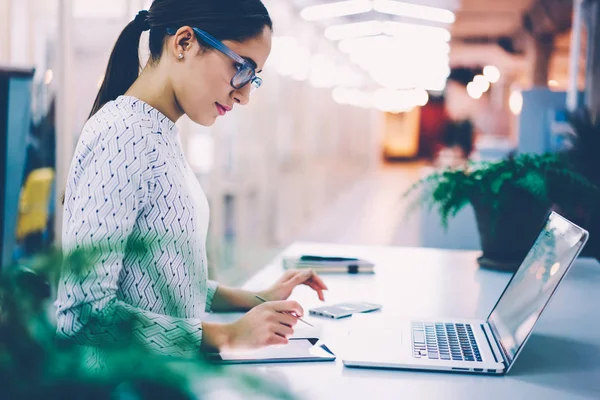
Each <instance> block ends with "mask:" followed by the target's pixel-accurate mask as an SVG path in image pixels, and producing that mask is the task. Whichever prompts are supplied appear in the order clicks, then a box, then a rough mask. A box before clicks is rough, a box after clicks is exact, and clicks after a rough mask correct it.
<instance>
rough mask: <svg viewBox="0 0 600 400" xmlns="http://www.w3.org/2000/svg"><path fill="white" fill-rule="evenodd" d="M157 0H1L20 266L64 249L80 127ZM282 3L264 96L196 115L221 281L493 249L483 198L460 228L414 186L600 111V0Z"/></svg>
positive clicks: (6, 201) (187, 142)
mask: <svg viewBox="0 0 600 400" xmlns="http://www.w3.org/2000/svg"><path fill="white" fill-rule="evenodd" d="M150 4H151V1H149V0H0V27H1V28H0V29H1V33H0V80H2V82H0V96H1V99H2V101H1V102H0V123H2V127H0V131H1V132H2V133H3V135H4V137H3V139H2V140H3V142H2V146H3V149H2V154H1V157H2V159H1V161H2V165H1V166H0V173H2V174H3V176H2V178H1V182H2V186H3V188H2V189H3V201H2V207H3V211H2V221H1V222H2V224H3V226H2V235H1V236H0V237H1V239H2V268H3V270H7V269H10V268H13V267H14V266H15V265H25V266H30V265H32V264H33V263H34V262H35V261H34V260H35V258H36V257H37V256H38V255H40V254H43V253H45V252H48V251H51V250H52V249H59V248H60V245H61V226H62V214H63V211H62V201H61V196H62V191H63V189H64V187H65V182H66V179H67V174H68V171H69V167H70V164H71V161H72V155H73V151H74V149H75V145H76V143H77V140H78V138H79V134H80V132H81V129H82V127H83V125H84V124H85V122H86V120H87V118H88V115H89V112H90V109H91V106H92V104H93V101H94V98H95V96H96V94H97V91H98V89H99V87H100V85H101V84H102V81H103V79H104V76H103V74H104V70H105V68H106V63H107V60H108V56H109V54H110V51H111V49H112V46H113V45H114V42H115V40H116V38H117V36H118V35H119V33H120V32H121V30H122V28H123V27H124V26H125V25H126V24H127V23H129V22H130V21H131V20H132V19H133V18H134V17H135V15H136V14H137V13H138V12H139V11H140V10H143V9H148V8H149V6H150ZM264 4H265V5H266V6H267V8H268V10H269V12H270V14H271V17H272V18H273V22H274V33H273V48H272V53H271V56H270V58H269V60H268V62H267V64H266V65H265V68H264V72H263V73H262V78H263V80H264V84H263V86H262V87H261V88H260V90H258V91H256V93H255V94H253V96H252V99H251V101H250V104H249V105H247V106H244V107H238V108H236V110H235V112H234V113H232V114H231V115H227V116H226V117H225V118H223V119H220V120H219V121H218V122H217V123H216V124H215V125H214V126H212V127H209V128H207V127H202V126H200V125H197V124H194V123H193V122H192V121H190V120H189V119H188V118H187V117H185V116H184V117H183V118H182V119H181V120H179V121H178V122H177V125H178V127H179V130H180V135H181V141H182V143H183V148H184V149H185V151H186V157H187V159H188V160H189V163H190V165H191V166H192V168H193V170H194V172H195V174H196V177H197V178H198V180H199V181H200V183H201V185H202V187H203V189H204V191H205V192H206V195H207V197H208V200H209V204H210V227H209V237H208V248H209V262H210V275H211V277H212V278H215V279H218V280H219V281H220V282H222V283H226V284H229V285H242V284H244V283H245V282H247V281H248V280H249V279H250V278H251V277H253V276H254V275H255V274H256V273H257V272H258V271H260V270H261V268H263V267H264V266H265V265H267V264H268V263H270V262H271V260H273V259H274V258H275V257H276V256H278V254H280V253H281V252H282V251H283V250H284V249H286V248H288V247H289V246H290V245H292V244H294V243H299V242H310V243H322V244H326V243H331V244H336V245H357V246H391V247H410V248H428V249H443V250H449V251H472V252H480V251H481V249H482V247H481V238H480V233H479V231H478V225H477V220H476V216H475V212H474V209H473V208H472V207H471V206H467V207H465V208H464V209H461V210H460V211H459V212H458V213H457V214H456V215H455V216H453V217H452V218H451V219H450V221H449V222H448V226H447V227H446V226H444V224H443V223H442V220H441V218H440V216H439V215H438V213H437V212H436V210H429V209H427V207H412V206H411V202H410V199H409V198H407V197H406V196H405V193H406V192H407V191H408V190H409V189H410V188H411V186H412V185H413V184H415V182H417V181H418V180H419V179H422V178H424V177H426V176H428V175H429V174H430V173H432V172H435V171H439V170H442V169H445V168H462V167H465V166H467V165H470V163H478V162H495V161H502V160H505V159H507V158H508V157H514V156H516V155H519V154H524V153H529V154H543V153H555V152H559V151H562V150H565V149H567V147H565V146H568V145H567V144H566V141H565V140H564V138H565V137H568V136H569V135H572V134H573V128H572V126H571V125H570V124H569V122H568V116H569V113H570V112H573V111H575V110H581V109H586V110H588V111H589V114H590V115H591V118H592V119H593V120H595V116H596V115H597V113H598V112H599V111H600V86H599V84H598V82H600V75H599V73H600V56H599V54H600V28H599V21H600V19H599V16H600V5H599V2H598V1H597V0H568V1H564V0H403V1H397V0H349V1H335V2H333V1H330V0H285V1H284V0H264ZM146 35H147V34H144V36H143V37H142V42H141V43H142V45H141V49H140V52H141V54H142V57H144V56H145V55H146V54H147V48H146V47H147V45H146V47H145V43H147V36H146ZM595 126H597V125H595ZM593 134H595V135H596V136H598V135H600V131H598V130H596V131H595V132H593ZM596 143H598V140H596ZM594 151H595V149H594ZM599 174H600V170H597V171H595V172H594V173H592V174H591V175H589V176H587V178H588V179H589V180H590V181H592V182H596V183H597V182H599V180H598V175H599ZM595 213H596V215H597V214H598V211H597V209H596V210H595ZM586 221H587V220H586ZM595 221H596V222H595V223H594V222H593V221H592V222H590V223H589V224H588V225H586V226H584V227H585V228H586V229H588V230H589V231H590V233H591V237H593V236H594V234H596V235H600V226H599V225H598V224H597V221H598V218H596V220H595ZM588 222H589V221H588ZM516 229H518V228H516ZM597 243H599V242H590V245H588V247H590V246H597ZM588 250H590V248H588ZM594 251H595V249H591V252H590V253H589V254H590V255H593V254H598V253H597V252H594ZM473 254H475V253H473ZM599 271H600V269H599ZM596 278H597V277H596ZM49 290H51V289H49Z"/></svg>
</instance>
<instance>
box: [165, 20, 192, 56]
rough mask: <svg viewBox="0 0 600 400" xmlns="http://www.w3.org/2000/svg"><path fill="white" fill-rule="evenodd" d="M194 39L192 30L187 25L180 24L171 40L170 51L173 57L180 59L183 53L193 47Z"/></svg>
mask: <svg viewBox="0 0 600 400" xmlns="http://www.w3.org/2000/svg"><path fill="white" fill-rule="evenodd" d="M194 42H196V40H195V35H194V31H193V30H192V28H190V27H189V26H182V27H181V28H179V29H178V30H177V33H176V34H175V40H173V45H172V49H171V50H172V53H173V55H174V56H175V58H177V59H179V60H181V59H183V58H184V56H185V54H186V53H187V52H188V51H190V49H191V48H192V47H193V44H194Z"/></svg>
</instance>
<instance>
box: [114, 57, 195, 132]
mask: <svg viewBox="0 0 600 400" xmlns="http://www.w3.org/2000/svg"><path fill="white" fill-rule="evenodd" d="M167 76H168V75H167V74H165V73H163V72H162V70H161V67H160V64H159V65H156V66H151V65H148V66H146V67H145V68H144V70H143V71H142V73H141V74H140V76H139V77H138V79H137V80H136V81H135V82H134V83H133V85H131V87H130V88H129V90H127V92H126V93H125V95H126V96H133V97H136V98H138V99H140V100H141V101H143V102H144V103H147V104H149V105H151V106H152V107H154V108H156V109H157V110H158V111H160V112H161V113H163V114H164V115H165V116H166V117H167V118H169V119H170V120H171V121H173V122H177V120H178V119H179V118H181V116H182V115H183V114H184V112H183V110H182V109H181V107H180V106H179V104H178V103H177V99H176V97H175V92H174V91H173V87H172V85H171V82H169V80H168V78H167Z"/></svg>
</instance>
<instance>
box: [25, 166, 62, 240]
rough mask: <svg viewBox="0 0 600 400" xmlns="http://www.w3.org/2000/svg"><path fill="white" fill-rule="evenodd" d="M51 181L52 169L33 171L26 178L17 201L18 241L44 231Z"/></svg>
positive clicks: (46, 222)
mask: <svg viewBox="0 0 600 400" xmlns="http://www.w3.org/2000/svg"><path fill="white" fill-rule="evenodd" d="M53 181H54V170H53V169H52V168H40V169H36V170H33V171H31V173H30V174H29V176H28V177H27V180H26V181H25V185H24V186H23V189H22V190H21V198H20V199H19V220H18V223H17V239H18V240H21V239H23V238H24V237H25V236H27V235H29V234H32V233H36V232H43V231H44V230H46V225H47V224H48V211H49V207H50V196H51V192H52V182H53Z"/></svg>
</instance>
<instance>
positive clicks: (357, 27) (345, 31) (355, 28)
mask: <svg viewBox="0 0 600 400" xmlns="http://www.w3.org/2000/svg"><path fill="white" fill-rule="evenodd" d="M381 33H383V26H382V24H381V22H379V21H365V22H355V23H351V24H341V25H333V26H330V27H329V28H327V29H325V37H326V38H327V39H329V40H342V39H351V38H359V37H364V36H375V35H380V34H381Z"/></svg>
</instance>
